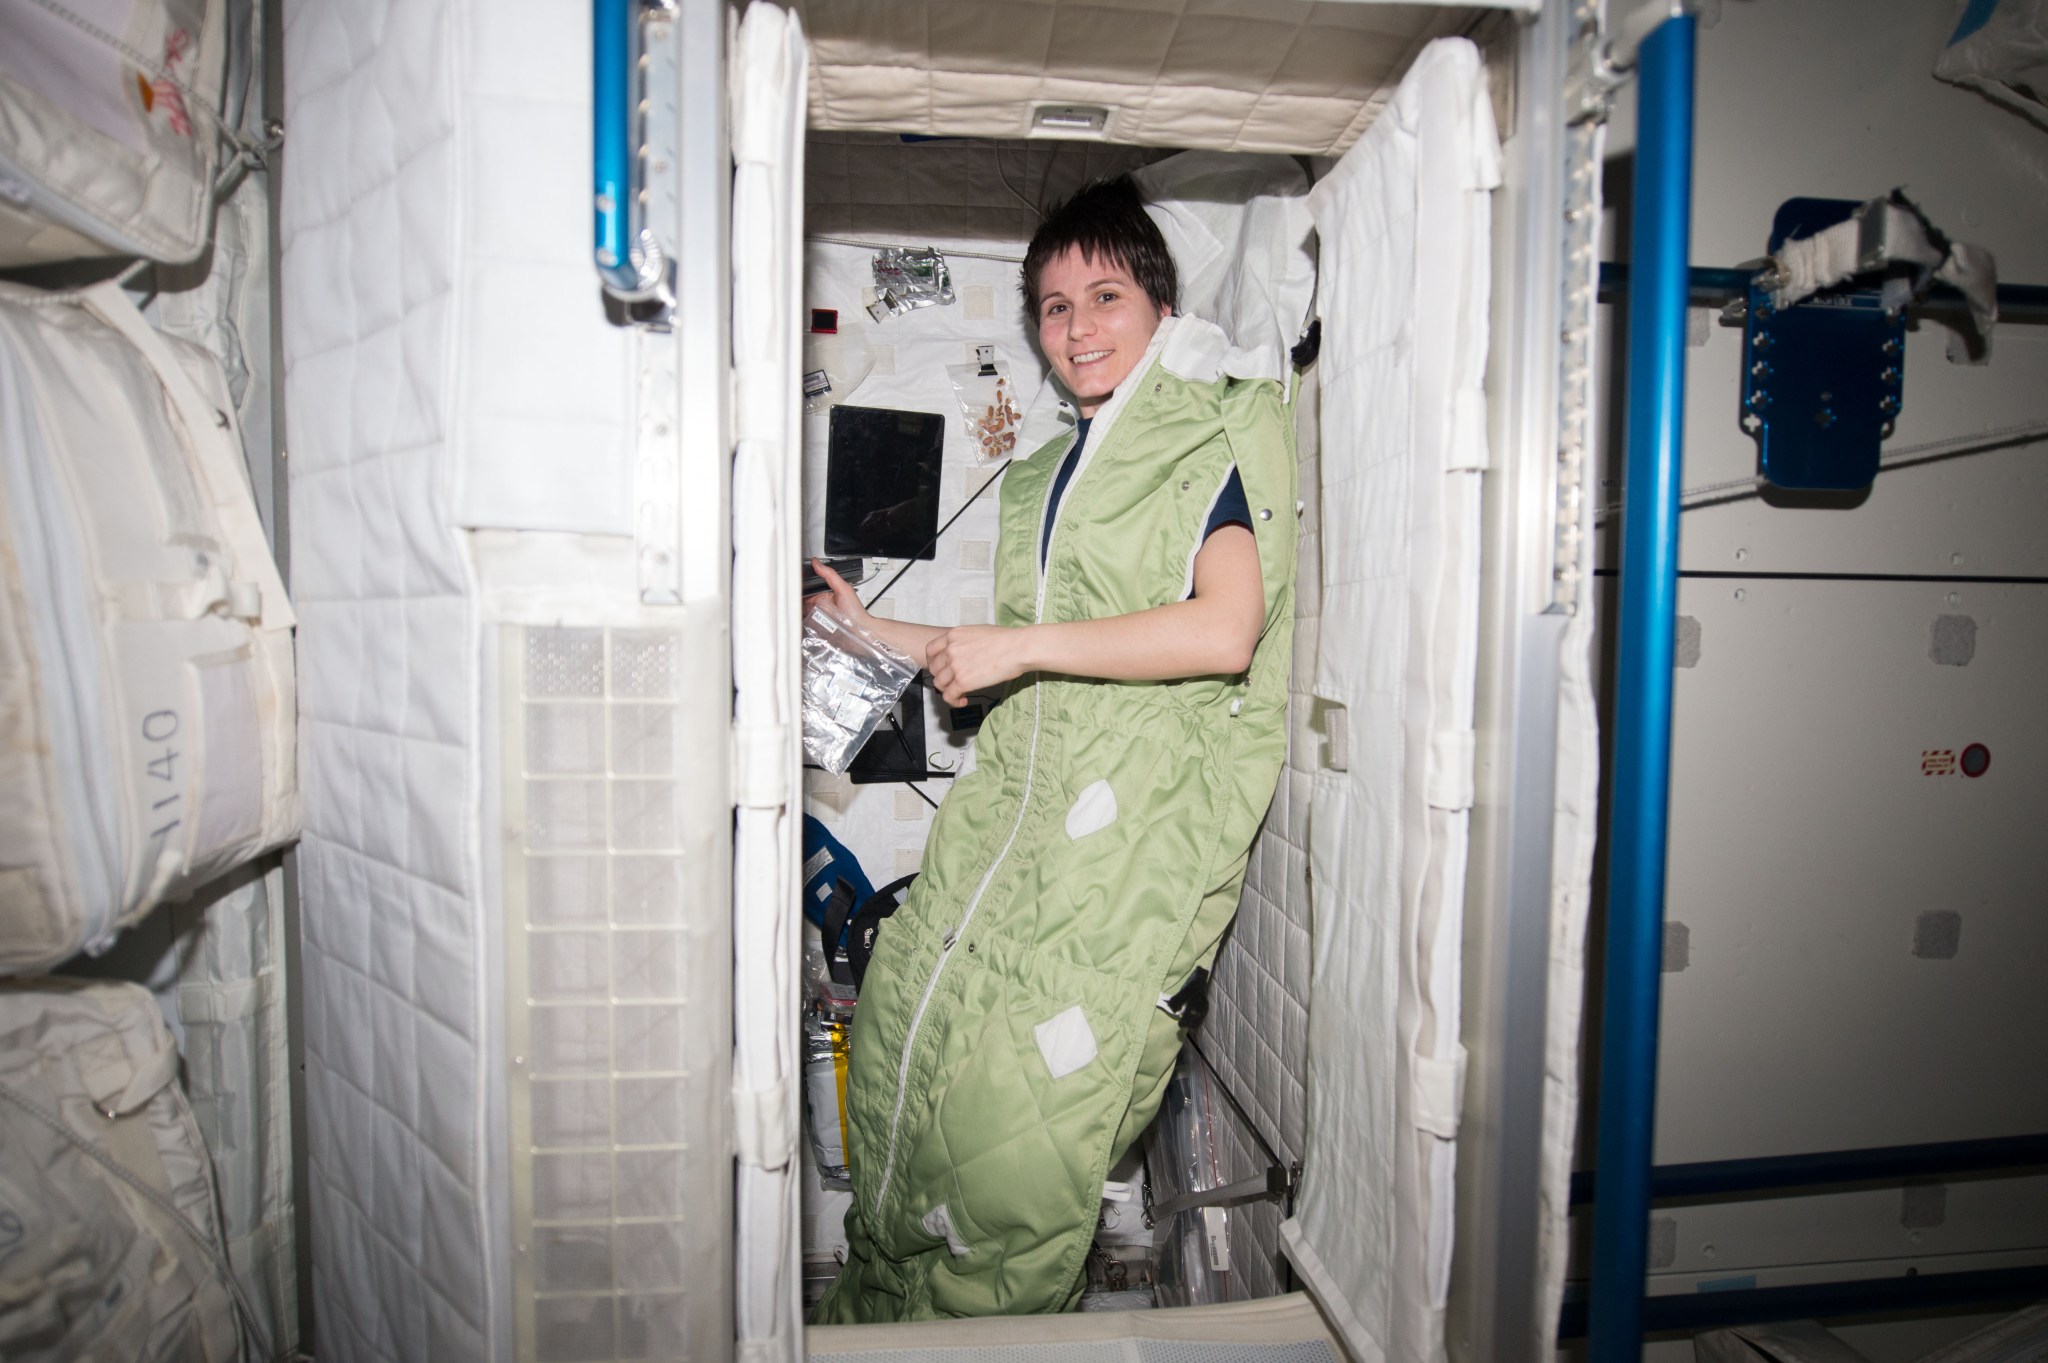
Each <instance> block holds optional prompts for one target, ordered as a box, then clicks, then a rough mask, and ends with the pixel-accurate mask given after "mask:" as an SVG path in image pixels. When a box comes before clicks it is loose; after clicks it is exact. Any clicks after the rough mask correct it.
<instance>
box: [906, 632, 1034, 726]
mask: <svg viewBox="0 0 2048 1363" xmlns="http://www.w3.org/2000/svg"><path fill="white" fill-rule="evenodd" d="M1028 632H1029V628H1028V627H1026V628H1025V629H1006V628H1004V627H1002V626H1000V625H960V626H958V627H957V628H954V629H949V630H943V631H941V632H940V633H939V634H938V635H937V637H935V638H933V639H932V641H931V642H930V643H928V644H926V645H925V666H926V667H928V668H930V669H931V674H932V685H933V686H934V687H936V688H937V690H938V693H939V695H940V696H941V697H943V698H944V700H945V702H946V704H948V705H952V706H961V705H965V704H966V703H967V693H968V692H970V691H986V690H988V689H989V688H990V687H992V686H1000V685H1001V684H1002V683H1004V682H1006V681H1009V680H1011V679H1012V678H1015V677H1019V676H1022V675H1023V674H1024V673H1025V672H1027V671H1029V670H1030V663H1029V660H1028V658H1027V656H1026V653H1025V648H1024V639H1025V636H1026V634H1027V633H1028Z"/></svg>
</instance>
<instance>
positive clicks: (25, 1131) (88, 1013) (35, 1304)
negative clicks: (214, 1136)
mask: <svg viewBox="0 0 2048 1363" xmlns="http://www.w3.org/2000/svg"><path fill="white" fill-rule="evenodd" d="M177 1074H178V1050H177V1047H176V1046H175V1045H174V1044H173V1043H172V1041H171V1034H170V1031H169V1029H168V1028H167V1027H165V1025H164V1019H163V1014H162V1013H161V1012H160V1011H159V1010H158V1008H157V1003H156V1000H155V999H154V998H153V997H151V996H150V993H149V991H148V990H146V989H144V988H143V987H142V986H140V985H135V984H121V983H113V982H102V981H87V980H58V979H47V980H25V981H15V982H10V983H9V984H6V985H0V1357H4V1358H7V1359H9V1360H16V1361H18V1363H46V1361H47V1363H56V1361H57V1360H69V1359H116V1358H119V1359H136V1360H147V1363H235V1361H237V1360H241V1359H244V1358H254V1357H257V1356H258V1355H257V1352H256V1348H254V1347H245V1345H256V1344H257V1342H256V1341H254V1340H245V1338H244V1331H245V1330H249V1329H251V1328H252V1327H251V1326H250V1324H249V1323H248V1321H249V1318H248V1313H247V1311H246V1309H245V1308H244V1307H243V1306H242V1305H241V1304H240V1302H239V1300H238V1295H237V1289H236V1287H235V1285H234V1281H233V1279H232V1277H231V1276H230V1274H229V1270H228V1264H227V1253H226V1249H225V1247H224V1241H223V1238H222V1235H221V1229H220V1221H219V1215H218V1212H217V1211H216V1201H217V1198H216V1193H215V1188H214V1181H213V1165H212V1162H211V1161H210V1160H209V1159H208V1157H207V1152H206V1147H205V1144H204V1142H202V1140H201V1139H200V1135H199V1126H198V1124H197V1122H195V1121H194V1120H193V1117H192V1109H191V1107H190V1106H189V1105H187V1103H186V1101H185V1095H184V1093H183V1092H182V1091H181V1090H180V1089H179V1088H178V1082H177Z"/></svg>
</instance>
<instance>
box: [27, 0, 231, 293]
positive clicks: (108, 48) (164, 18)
mask: <svg viewBox="0 0 2048 1363" xmlns="http://www.w3.org/2000/svg"><path fill="white" fill-rule="evenodd" d="M226 3H227V0H0V34H4V35H5V41H0V266H6V265H33V264H37V263H40V262H44V261H52V260H71V259H78V258H81V257H88V256H106V255H140V256H148V257H149V258H151V259H153V260H160V261H166V262H172V263H176V262H182V261H187V260H191V259H192V258H193V257H195V256H197V255H198V254H199V252H200V251H201V250H202V249H203V248H204V247H205V245H206V239H207V233H208V225H209V223H210V221H211V218H212V212H213V178H214V174H215V172H216V171H217V170H218V169H219V166H220V157H221V132H220V126H221V116H220V103H221V92H222V87H223V84H224V83H225V79H226V69H227V62H226V51H227V20H226Z"/></svg>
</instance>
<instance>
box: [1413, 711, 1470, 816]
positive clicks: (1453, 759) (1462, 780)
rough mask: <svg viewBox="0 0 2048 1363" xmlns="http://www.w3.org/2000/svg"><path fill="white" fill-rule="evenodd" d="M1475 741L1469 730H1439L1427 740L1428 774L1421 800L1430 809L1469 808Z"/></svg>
mask: <svg viewBox="0 0 2048 1363" xmlns="http://www.w3.org/2000/svg"><path fill="white" fill-rule="evenodd" d="M1477 748H1478V739H1477V737H1476V736H1475V735H1474V733H1473V732H1472V730H1470V729H1439V730H1437V731H1436V732H1435V733H1433V734H1431V735H1430V736H1429V772H1428V774H1427V775H1426V777H1425V778H1424V787H1425V788H1424V790H1423V798H1424V799H1425V800H1426V801H1428V803H1429V806H1430V808H1432V809H1451V810H1457V809H1470V808H1471V807H1472V798H1473V796H1472V767H1473V764H1474V761H1475V753H1476V752H1477Z"/></svg>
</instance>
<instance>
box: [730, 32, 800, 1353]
mask: <svg viewBox="0 0 2048 1363" xmlns="http://www.w3.org/2000/svg"><path fill="white" fill-rule="evenodd" d="M807 58H808V52H807V49H806V47H805V45H804V37H803V30H802V28H801V27H800V26H799V24H798V23H797V21H796V20H795V18H793V17H792V16H791V15H790V14H788V13H787V12H786V11H784V10H782V9H779V8H777V7H775V6H773V5H769V4H763V3H757V4H754V5H751V6H749V7H748V10H747V14H746V18H745V19H744V21H743V22H742V23H741V25H740V29H739V37H738V44H737V47H736V48H735V50H734V53H733V62H732V101H733V102H732V109H733V122H732V128H733V147H732V150H733V160H734V162H735V163H736V165H737V167H738V169H737V172H736V174H735V175H734V179H733V199H732V202H733V218H732V268H733V276H732V283H733V293H732V298H733V370H734V377H735V386H734V394H735V404H734V411H733V434H734V436H735V437H736V439H737V448H736V452H735V456H734V463H733V499H732V508H733V578H732V582H733V598H732V607H733V615H732V618H733V686H734V690H735V691H736V693H737V700H736V703H735V706H734V711H733V718H734V724H735V728H736V730H737V738H738V741H737V743H736V745H735V751H736V753H737V754H738V767H739V770H738V773H737V775H736V780H735V784H736V785H737V787H738V803H739V806H740V809H739V814H738V819H737V824H736V832H735V837H734V843H733V957H734V966H733V985H734V997H735V1002H736V1008H737V1011H736V1015H735V1018H734V1045H733V1081H732V1098H733V1104H734V1109H735V1117H734V1125H735V1136H736V1145H737V1153H738V1155H739V1176H738V1182H737V1185H736V1187H735V1190H734V1197H735V1205H736V1221H737V1226H738V1240H739V1243H738V1246H737V1265H736V1271H735V1280H736V1283H735V1285H736V1299H735V1302H734V1317H735V1319H734V1329H735V1331H736V1333H737V1336H738V1339H739V1357H740V1358H741V1359H743V1360H746V1361H747V1363H784V1361H788V1363H793V1360H795V1359H796V1358H797V1357H799V1356H800V1355H801V1354H802V1352H803V1315H802V1292H803V1284H802V1274H801V1255H802V1248H803V1247H802V1233H803V1231H802V1207H801V1196H802V1192H801V1188H800V1183H801V1172H802V1171H801V1168H800V1165H799V1162H798V1160H797V1157H796V1146H797V1141H798V1140H799V1139H800V1133H799V1129H798V1122H799V1117H798V1112H799V1107H800V1103H801V1094H800V1081H801V1074H802V1067H801V1063H800V1061H799V1058H798V1049H797V1041H798V1038H797V1006H798V1003H799V997H798V985H797V962H798V955H797V952H798V933H799V931H800V930H801V928H802V925H803V920H802V917H801V915H800V912H799V910H798V906H797V905H798V900H797V896H798V891H799V888H800V883H801V882H800V877H799V873H798V862H799V860H800V858H801V851H800V848H801V843H800V824H801V818H800V814H801V795H800V791H801V789H802V787H801V783H800V781H799V778H798V772H799V762H800V760H801V756H800V751H799V747H798V743H799V736H800V729H801V726H800V724H799V722H798V717H797V716H798V695H799V684H800V672H799V668H800V663H799V661H798V658H797V650H796V647H795V641H796V637H797V634H798V628H797V611H798V609H799V603H798V591H799V583H798V579H797V576H796V570H797V554H798V548H799V543H798V542H799V539H800V537H801V527H802V514H801V509H802V495H801V475H800V472H799V470H800V468H801V465H802V451H803V432H802V426H801V424H800V423H801V420H802V418H801V416H800V414H799V412H798V410H797V403H798V393H799V387H798V369H797V362H798V358H799V355H800V353H801V339H800V337H799V334H798V332H797V328H796V321H797V315H798V314H797V307H798V303H799V299H800V296H801V293H802V288H803V269H804V259H803V236H802V233H803V184H804V141H803V127H804V73H805V63H806V61H807Z"/></svg>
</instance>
